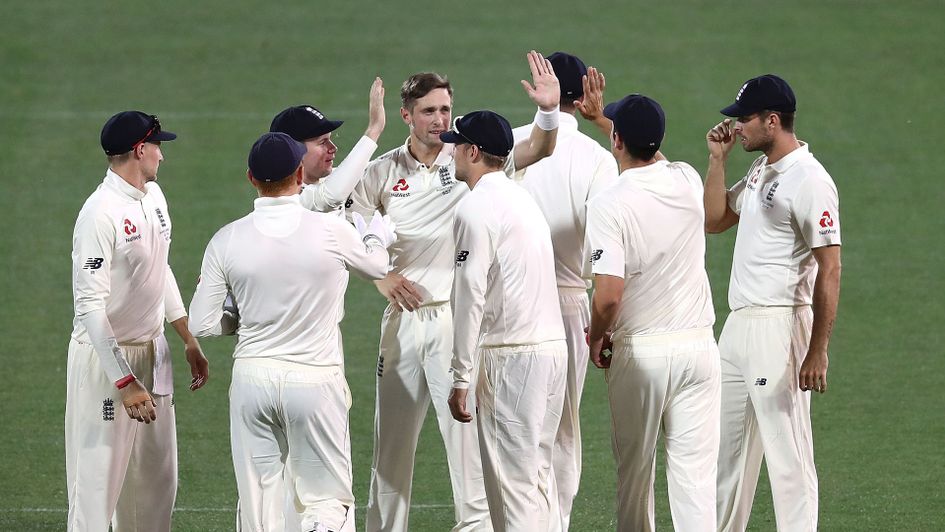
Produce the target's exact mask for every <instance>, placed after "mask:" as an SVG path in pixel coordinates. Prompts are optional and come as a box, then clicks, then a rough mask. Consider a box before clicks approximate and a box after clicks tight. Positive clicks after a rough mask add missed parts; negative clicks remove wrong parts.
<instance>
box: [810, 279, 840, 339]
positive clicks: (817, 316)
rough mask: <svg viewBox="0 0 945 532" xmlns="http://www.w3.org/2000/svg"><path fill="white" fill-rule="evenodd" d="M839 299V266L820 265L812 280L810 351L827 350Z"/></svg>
mask: <svg viewBox="0 0 945 532" xmlns="http://www.w3.org/2000/svg"><path fill="white" fill-rule="evenodd" d="M839 301H840V266H839V265H837V266H830V267H821V268H820V269H819V270H818V271H817V279H816V280H815V281H814V302H813V311H814V324H813V327H812V329H811V335H810V351H817V352H821V353H826V352H827V344H828V343H829V342H830V335H831V333H832V332H833V325H834V322H835V321H836V319H837V304H838V302H839Z"/></svg>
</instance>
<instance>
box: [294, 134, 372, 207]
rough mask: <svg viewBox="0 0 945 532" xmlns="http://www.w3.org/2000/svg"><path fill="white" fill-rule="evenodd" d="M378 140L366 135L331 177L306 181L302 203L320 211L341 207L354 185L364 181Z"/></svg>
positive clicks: (302, 193) (333, 171)
mask: <svg viewBox="0 0 945 532" xmlns="http://www.w3.org/2000/svg"><path fill="white" fill-rule="evenodd" d="M376 149H377V143H376V142H374V141H373V140H371V139H370V138H369V137H366V136H362V137H361V139H360V140H358V143H357V144H355V145H354V147H353V148H351V151H350V152H349V153H348V156H347V157H345V160H344V161H342V162H341V164H339V165H338V166H337V167H336V168H334V169H333V170H332V171H331V173H330V174H328V176H327V177H325V178H323V179H321V180H319V181H318V182H317V183H312V184H310V185H304V186H303V187H302V192H301V194H300V197H301V202H302V206H303V207H305V208H306V209H309V210H312V211H317V212H328V211H333V210H336V209H339V208H341V206H342V205H344V204H345V201H347V200H348V196H350V195H351V192H352V191H353V190H354V187H356V186H357V185H358V183H360V182H361V178H362V177H363V176H364V168H365V167H367V165H368V162H370V160H371V156H372V155H374V150H376Z"/></svg>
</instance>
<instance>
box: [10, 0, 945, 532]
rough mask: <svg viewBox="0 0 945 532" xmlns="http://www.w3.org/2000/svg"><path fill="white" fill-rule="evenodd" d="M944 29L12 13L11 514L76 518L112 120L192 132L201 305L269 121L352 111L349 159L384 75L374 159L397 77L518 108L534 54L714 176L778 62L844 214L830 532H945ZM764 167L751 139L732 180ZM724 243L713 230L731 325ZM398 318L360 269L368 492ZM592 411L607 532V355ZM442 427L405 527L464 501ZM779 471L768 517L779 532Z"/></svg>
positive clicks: (189, 489) (359, 399)
mask: <svg viewBox="0 0 945 532" xmlns="http://www.w3.org/2000/svg"><path fill="white" fill-rule="evenodd" d="M649 4H653V3H649ZM942 20H945V6H943V5H942V4H941V2H932V1H925V2H923V1H902V2H894V3H889V2H878V1H860V2H850V1H837V2H812V1H804V2H797V3H791V4H787V3H762V2H732V1H723V2H716V3H710V4H706V3H702V2H694V1H681V2H673V3H668V2H667V3H664V4H660V5H657V6H656V7H654V6H653V5H645V4H637V5H631V4H629V3H619V2H599V1H590V2H585V3H574V2H563V1H557V0H555V1H547V2H542V3H534V4H532V3H524V2H522V3H513V2H496V1H493V0H489V1H482V2H468V3H460V2H441V3H416V4H406V3H381V2H378V3H370V4H361V3H357V2H338V1H329V2H317V3H315V2H302V1H293V2H281V3H273V4H260V3H253V2H248V1H244V0H234V1H231V2H181V1H179V0H174V1H165V2H152V3H144V4H134V3H131V4H129V3H126V2H115V1H105V2H70V3H66V2H51V1H33V2H17V3H12V2H7V3H5V4H4V6H3V7H2V8H0V34H2V35H3V37H2V39H0V64H2V72H3V73H2V76H0V178H2V179H3V189H4V190H3V194H0V217H2V218H0V222H2V226H3V237H2V239H0V256H2V257H3V259H4V263H5V268H3V270H2V273H0V279H2V292H0V293H2V295H3V301H2V304H0V364H2V366H0V368H2V372H0V419H2V431H0V457H2V458H0V471H2V472H3V473H2V475H3V478H2V480H0V530H11V531H23V530H27V531H31V530H61V529H62V528H63V523H64V519H65V507H66V496H65V489H64V487H65V478H64V477H65V471H64V463H63V427H62V424H63V415H64V395H65V369H64V368H65V362H66V346H67V342H68V335H69V331H70V328H71V318H72V308H71V289H70V266H69V258H68V257H69V252H70V248H71V242H70V235H71V231H72V226H73V223H74V220H75V215H76V214H77V212H78V210H79V207H80V206H81V204H82V202H83V201H84V198H85V197H87V196H88V194H89V193H90V192H91V191H92V190H93V189H94V187H95V186H96V184H97V183H98V182H99V181H100V179H101V176H102V175H103V173H104V169H105V163H104V157H103V156H102V154H101V152H100V149H99V146H98V134H99V131H100V128H101V125H102V124H103V123H104V121H105V119H106V118H107V117H108V116H110V115H111V114H112V113H114V112H116V111H118V110H123V109H128V108H140V109H143V110H145V111H148V112H153V113H157V114H158V115H160V116H161V118H162V122H163V123H164V125H165V127H166V128H167V129H169V130H172V131H175V132H177V133H178V134H179V135H180V139H179V140H178V141H176V142H173V143H170V144H168V145H167V146H166V149H165V154H166V157H167V160H166V162H165V163H164V165H163V166H162V167H161V184H162V186H163V188H164V190H165V192H166V195H167V197H168V200H169V202H170V209H171V214H172V216H173V218H174V223H175V239H174V245H173V247H172V259H171V260H172V264H173V266H174V269H175V272H176V274H177V278H178V280H179V281H180V283H181V285H182V291H183V292H184V297H185V300H187V301H189V298H190V296H191V294H192V292H193V280H194V279H195V278H196V276H197V272H198V270H199V265H200V257H201V254H202V252H203V248H204V246H205V245H206V242H207V241H208V240H209V238H210V236H211V235H212V234H213V232H214V231H216V230H217V229H218V228H219V227H220V226H222V225H223V224H224V223H227V222H228V221H230V220H232V219H234V218H236V217H238V216H240V215H242V214H243V213H245V212H247V211H248V210H249V209H250V208H251V200H252V197H253V192H252V190H251V188H250V186H249V185H248V183H246V180H245V177H244V175H245V164H246V163H245V157H246V152H247V150H248V148H249V146H250V144H251V143H252V141H253V140H254V139H255V138H256V136H257V135H258V134H259V133H260V132H262V131H263V130H265V129H266V128H267V127H268V124H269V120H270V119H271V117H272V116H273V115H274V114H275V113H276V112H277V111H279V110H280V109H282V108H283V107H286V106H288V105H291V104H297V103H313V104H315V105H317V106H319V107H320V108H321V109H322V110H323V111H325V112H326V113H328V115H329V116H330V117H332V118H341V119H344V120H346V121H347V122H346V125H345V126H344V127H343V128H342V129H341V130H340V135H339V141H340V145H341V146H342V151H343V152H345V151H346V150H347V148H350V146H351V145H353V143H354V142H355V141H356V140H357V138H358V136H359V134H360V132H361V131H362V130H363V127H364V126H365V125H366V116H367V112H366V102H367V93H368V89H369V87H370V83H371V80H372V79H373V77H374V76H375V75H380V76H382V77H383V78H384V80H385V83H386V87H387V99H386V101H387V108H388V120H389V123H388V129H387V130H386V131H385V133H384V136H383V137H382V139H381V150H379V151H378V153H381V152H382V151H383V150H386V149H389V148H391V147H393V146H395V145H397V144H399V143H401V142H402V141H403V138H404V137H405V136H406V129H405V128H404V127H403V125H402V124H401V123H400V120H399V117H398V114H397V107H398V98H397V93H398V89H399V85H400V82H401V81H402V80H403V79H404V78H405V77H406V76H408V75H409V74H411V73H413V72H416V71H419V70H429V69H433V70H437V71H441V72H443V73H446V74H448V75H449V76H450V78H451V79H452V81H453V82H454V86H455V89H456V93H455V108H456V111H457V113H462V112H464V111H468V110H472V109H476V108H484V107H489V108H492V109H495V110H497V111H499V112H501V113H503V114H505V115H506V116H507V117H508V118H509V119H510V120H511V121H512V122H513V123H524V122H525V121H527V120H529V119H530V118H531V116H532V114H533V109H532V107H531V105H530V104H529V102H528V101H527V99H526V97H525V95H524V93H523V92H522V90H521V88H520V87H519V83H518V80H519V79H522V78H524V77H526V76H527V73H528V72H527V68H526V65H525V61H524V53H525V52H526V51H527V50H528V49H530V48H538V49H540V50H542V51H546V52H550V51H553V50H556V49H562V50H568V51H571V52H573V53H576V54H578V55H580V56H582V57H583V58H584V59H585V60H587V62H588V63H590V64H593V65H596V66H598V67H600V68H601V69H602V70H603V71H604V72H605V73H606V74H607V81H608V97H609V99H616V98H618V97H620V96H622V95H624V94H626V93H628V92H643V93H646V94H648V95H650V96H653V97H655V98H656V99H658V100H659V101H660V102H661V103H662V104H663V106H664V108H665V109H666V111H667V114H668V127H667V130H668V134H667V139H666V141H665V143H664V150H665V152H666V153H667V155H668V156H669V157H670V158H673V159H682V160H687V161H690V162H692V163H693V164H694V165H695V166H696V168H699V169H703V170H704V168H705V161H706V148H705V144H704V140H703V138H704V135H705V131H706V130H707V129H708V128H709V127H710V126H712V125H713V124H715V123H716V122H717V121H718V120H719V118H720V116H719V114H718V109H720V108H721V107H723V106H724V105H726V104H728V103H730V100H731V99H732V98H733V97H734V95H735V92H736V91H737V90H738V88H739V86H740V84H741V83H742V82H743V81H744V80H746V79H748V78H749V77H752V76H755V75H758V74H761V73H764V72H769V71H770V72H775V73H778V74H780V75H782V76H784V77H785V78H786V79H788V80H789V81H790V82H791V84H792V85H793V87H794V89H795V91H796V93H797V95H798V99H799V108H800V111H799V115H798V129H799V135H800V137H801V138H802V139H804V140H807V141H808V142H810V144H811V147H812V150H813V152H814V153H815V154H816V155H817V156H818V158H819V159H820V160H821V161H822V162H823V163H824V165H825V166H826V167H827V168H828V170H830V172H831V174H832V175H833V177H834V179H835V181H836V183H837V185H838V187H839V189H840V195H841V202H842V211H843V231H844V235H843V236H844V266H845V268H844V276H843V289H842V296H841V304H840V311H839V319H838V322H837V327H836V330H835V332H834V337H833V341H832V343H831V347H832V349H831V351H832V358H831V362H832V364H831V371H830V379H831V380H830V392H829V393H828V394H827V395H825V396H823V397H816V398H815V400H814V405H813V420H814V430H815V433H816V438H815V447H816V458H817V464H818V470H819V473H820V488H821V495H820V500H821V519H820V521H821V529H822V530H831V531H832V530H851V531H860V530H878V531H885V530H941V529H943V528H945V523H943V518H942V517H941V508H942V507H943V506H945V493H943V491H945V453H943V452H942V443H943V442H945V409H943V408H942V405H943V399H945V397H943V394H942V390H943V384H945V382H943V381H945V378H943V375H945V372H943V360H945V358H943V356H942V355H943V352H942V345H943V340H945V338H943V333H942V330H943V327H942V325H941V322H942V319H943V317H945V306H943V304H942V303H941V298H942V296H943V294H945V283H943V281H942V271H943V268H942V264H943V259H945V257H943V249H945V246H943V244H945V239H943V234H945V216H943V215H942V205H943V204H945V193H943V187H942V186H941V169H942V168H943V167H945V155H943V150H942V148H941V144H942V140H943V135H942V133H941V128H940V127H939V122H940V119H941V117H942V116H943V115H945V112H943V111H945V105H943V103H942V102H943V100H942V96H941V88H942V87H943V86H945V71H943V69H942V66H943V65H945V38H943V36H942V35H943V34H942V31H941V21H942ZM588 129H589V128H587V127H585V130H588ZM597 138H599V139H600V140H602V141H605V140H606V139H603V138H601V137H599V136H598V137H597ZM750 160H751V156H750V155H748V154H743V153H738V154H736V155H735V156H734V157H733V161H732V164H731V168H732V169H733V170H732V172H733V174H737V173H738V170H737V169H743V168H746V167H747V165H748V164H749V162H750ZM729 177H730V180H731V179H734V178H735V177H736V176H735V175H731V176H729ZM733 238H734V235H733V234H727V235H723V236H717V237H710V238H709V250H708V265H709V269H710V276H711V280H712V284H713V292H714V295H715V303H716V308H717V309H718V314H719V324H721V323H722V321H723V319H724V316H725V315H726V314H727V311H726V298H725V294H726V289H727V284H728V271H729V266H730V261H731V249H732V240H733ZM382 307H383V304H382V301H381V299H380V297H379V296H378V295H377V294H376V293H375V292H374V291H373V288H371V287H370V286H369V285H367V284H366V283H364V282H361V281H353V282H352V283H351V287H350V288H349V292H348V300H347V317H346V320H345V323H344V332H345V342H346V353H347V356H348V359H347V364H348V368H349V380H350V384H351V389H352V394H353V397H354V406H353V407H352V410H351V422H352V447H353V453H354V467H355V471H354V474H355V495H356V497H357V500H358V504H359V505H363V504H364V503H365V501H366V499H367V483H368V476H369V467H370V456H371V445H372V441H371V431H372V417H373V401H374V377H373V371H372V368H373V365H374V358H375V356H376V343H377V334H378V323H379V317H380V313H381V309H382ZM203 345H204V348H205V351H206V353H207V355H208V356H209V357H210V359H211V362H212V372H213V373H212V379H211V381H210V383H209V385H208V386H207V388H206V389H204V390H202V391H200V392H198V393H193V394H192V393H189V392H186V391H185V390H184V389H183V388H184V387H183V386H181V384H183V383H185V382H186V381H187V379H186V376H187V373H186V371H185V369H186V367H185V366H186V364H184V363H183V357H182V356H180V355H181V351H182V350H181V349H180V344H179V342H177V341H176V340H172V346H173V347H174V348H175V350H176V354H177V355H178V358H177V360H178V364H177V369H176V371H177V376H178V383H179V386H178V389H179V390H180V393H179V395H178V396H177V415H178V432H179V445H180V490H179V493H178V499H177V501H178V507H179V508H180V511H179V512H177V513H176V514H175V528H176V529H177V530H184V531H191V530H193V531H211V530H231V529H232V528H233V513H232V512H231V511H229V509H230V508H232V507H233V506H234V504H235V500H236V489H235V483H234V480H233V473H232V466H231V463H230V457H229V440H228V427H227V400H226V392H227V386H228V383H229V376H228V373H229V368H230V364H231V362H230V358H229V357H230V353H231V341H230V340H226V339H224V340H208V341H205V342H204V343H203ZM582 413H583V416H584V438H585V441H584V446H585V460H584V464H585V465H584V479H583V484H582V490H581V492H580V494H579V495H578V500H577V501H576V503H575V509H574V518H573V520H572V522H573V524H574V527H573V528H574V529H575V530H581V531H583V530H592V531H593V530H607V529H613V526H614V525H613V519H614V512H613V508H614V502H613V500H614V473H613V470H614V466H613V461H612V457H611V454H610V444H609V422H608V411H607V402H606V397H605V394H604V388H603V382H602V376H601V375H600V373H598V372H597V371H596V370H592V371H591V372H590V373H589V377H588V381H587V392H586V394H585V401H584V405H583V407H582ZM438 440H439V437H438V435H437V434H436V429H435V427H434V425H433V424H432V423H428V424H427V425H426V427H425V429H424V432H423V434H422V436H421V442H420V450H419V451H418V455H419V456H420V459H419V460H418V465H417V471H416V481H415V489H414V496H413V500H414V503H415V504H418V505H433V507H420V508H416V509H414V510H413V511H412V513H411V524H412V527H411V528H412V529H413V530H418V531H426V530H446V529H448V527H449V525H450V522H451V518H452V511H451V509H449V508H445V507H436V505H446V504H448V503H449V502H450V495H449V483H448V480H447V476H446V465H445V459H444V455H443V452H442V448H441V445H440V443H439V441H438ZM766 482H767V481H766V480H764V479H763V480H762V482H761V486H760V487H759V490H758V494H757V497H756V501H755V510H754V515H753V518H752V523H751V529H752V530H773V528H774V524H773V523H774V514H773V510H772V507H771V502H770V492H769V490H768V488H767V485H766ZM657 493H658V504H657V514H658V516H657V517H658V524H659V526H660V527H661V528H663V529H669V528H671V522H670V517H669V511H668V506H667V503H666V496H665V481H663V480H662V473H660V482H659V484H658V492H657ZM358 515H359V516H360V518H361V519H362V521H361V522H363V516H364V513H363V511H362V512H359V514H358Z"/></svg>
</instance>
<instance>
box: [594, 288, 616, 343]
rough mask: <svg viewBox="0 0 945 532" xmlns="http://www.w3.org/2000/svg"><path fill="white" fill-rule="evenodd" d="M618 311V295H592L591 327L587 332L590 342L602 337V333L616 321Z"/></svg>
mask: <svg viewBox="0 0 945 532" xmlns="http://www.w3.org/2000/svg"><path fill="white" fill-rule="evenodd" d="M619 310H620V297H619V295H618V296H617V297H614V296H612V295H609V294H598V293H596V292H595V293H594V298H593V300H592V304H591V327H590V329H589V330H588V336H589V337H590V340H591V341H594V340H597V339H600V338H603V337H604V333H606V332H607V331H609V330H610V329H611V328H612V327H613V325H614V322H615V321H617V313H618V311H619Z"/></svg>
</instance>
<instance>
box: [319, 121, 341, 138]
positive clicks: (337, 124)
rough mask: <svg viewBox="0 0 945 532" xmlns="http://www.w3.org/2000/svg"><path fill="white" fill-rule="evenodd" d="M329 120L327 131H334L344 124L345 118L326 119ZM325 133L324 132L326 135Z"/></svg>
mask: <svg viewBox="0 0 945 532" xmlns="http://www.w3.org/2000/svg"><path fill="white" fill-rule="evenodd" d="M325 122H327V127H326V128H325V133H331V132H332V131H334V130H336V129H338V128H339V127H341V124H344V123H345V121H344V120H325ZM325 133H322V135H324V134H325Z"/></svg>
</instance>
